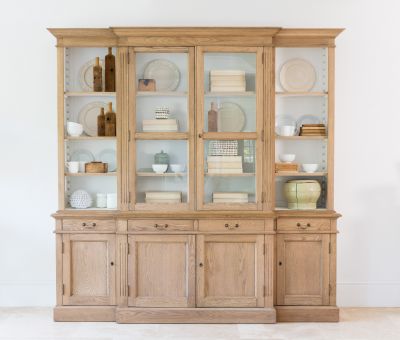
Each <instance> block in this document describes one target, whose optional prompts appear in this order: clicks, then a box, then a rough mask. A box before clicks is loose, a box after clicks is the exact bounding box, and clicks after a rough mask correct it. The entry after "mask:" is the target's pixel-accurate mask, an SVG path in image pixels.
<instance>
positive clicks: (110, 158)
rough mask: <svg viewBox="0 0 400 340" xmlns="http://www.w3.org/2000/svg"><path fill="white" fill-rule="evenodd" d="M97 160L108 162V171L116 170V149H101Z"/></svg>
mask: <svg viewBox="0 0 400 340" xmlns="http://www.w3.org/2000/svg"><path fill="white" fill-rule="evenodd" d="M97 160H99V161H101V162H103V163H107V164H108V172H114V171H116V170H117V155H116V153H115V150H114V149H105V150H103V151H101V152H100V153H99V154H98V156H97Z"/></svg>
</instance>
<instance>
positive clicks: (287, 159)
mask: <svg viewBox="0 0 400 340" xmlns="http://www.w3.org/2000/svg"><path fill="white" fill-rule="evenodd" d="M295 158H296V155H295V154H293V153H281V154H280V155H279V160H280V161H281V162H283V163H292V162H293V161H294V159H295Z"/></svg>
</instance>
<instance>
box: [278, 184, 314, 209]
mask: <svg viewBox="0 0 400 340" xmlns="http://www.w3.org/2000/svg"><path fill="white" fill-rule="evenodd" d="M284 193H285V197H286V200H287V201H288V208H289V209H316V208H317V201H318V199H319V197H320V196H321V185H320V184H319V182H318V181H312V180H293V181H288V182H287V183H285V185H284Z"/></svg>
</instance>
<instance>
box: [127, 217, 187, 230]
mask: <svg viewBox="0 0 400 340" xmlns="http://www.w3.org/2000/svg"><path fill="white" fill-rule="evenodd" d="M191 230H193V221H191V220H130V221H128V231H154V232H157V233H160V232H166V231H191Z"/></svg>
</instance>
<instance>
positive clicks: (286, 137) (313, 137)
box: [275, 136, 328, 140]
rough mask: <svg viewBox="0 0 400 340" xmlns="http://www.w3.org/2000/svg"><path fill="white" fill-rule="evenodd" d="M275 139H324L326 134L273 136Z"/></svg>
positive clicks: (326, 137)
mask: <svg viewBox="0 0 400 340" xmlns="http://www.w3.org/2000/svg"><path fill="white" fill-rule="evenodd" d="M275 139H281V140H325V139H328V136H275Z"/></svg>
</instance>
